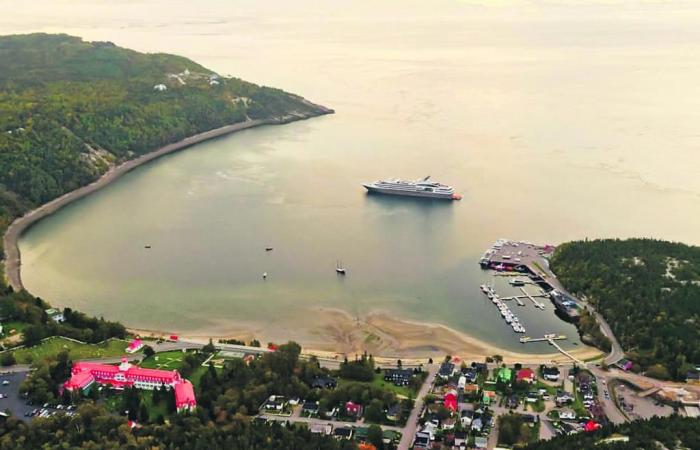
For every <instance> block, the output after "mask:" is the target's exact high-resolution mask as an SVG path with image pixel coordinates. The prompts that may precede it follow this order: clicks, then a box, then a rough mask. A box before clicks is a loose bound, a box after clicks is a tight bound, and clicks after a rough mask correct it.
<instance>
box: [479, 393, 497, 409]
mask: <svg viewBox="0 0 700 450" xmlns="http://www.w3.org/2000/svg"><path fill="white" fill-rule="evenodd" d="M495 400H496V393H495V392H493V391H484V395H483V396H482V397H481V403H482V404H483V405H484V406H488V405H490V404H491V403H493V402H494V401H495Z"/></svg>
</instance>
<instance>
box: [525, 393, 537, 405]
mask: <svg viewBox="0 0 700 450" xmlns="http://www.w3.org/2000/svg"><path fill="white" fill-rule="evenodd" d="M539 399H540V396H539V395H537V392H528V393H527V395H526V396H525V403H537V401H538V400H539Z"/></svg>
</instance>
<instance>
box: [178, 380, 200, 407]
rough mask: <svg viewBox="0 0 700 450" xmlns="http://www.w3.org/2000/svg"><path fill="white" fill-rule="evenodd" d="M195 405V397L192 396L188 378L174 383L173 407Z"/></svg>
mask: <svg viewBox="0 0 700 450" xmlns="http://www.w3.org/2000/svg"><path fill="white" fill-rule="evenodd" d="M195 406H197V399H195V397H194V388H193V387H192V383H190V382H189V381H188V380H182V381H181V382H180V383H177V384H176V385H175V407H176V408H177V409H181V408H194V407H195Z"/></svg>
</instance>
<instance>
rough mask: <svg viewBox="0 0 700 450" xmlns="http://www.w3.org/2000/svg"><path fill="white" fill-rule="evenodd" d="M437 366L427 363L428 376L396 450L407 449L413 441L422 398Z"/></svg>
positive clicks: (428, 387)
mask: <svg viewBox="0 0 700 450" xmlns="http://www.w3.org/2000/svg"><path fill="white" fill-rule="evenodd" d="M438 369H439V366H438V365H437V364H430V365H428V366H427V367H426V368H425V370H426V371H427V372H428V377H427V378H426V379H425V383H423V386H422V387H421V388H420V391H419V392H418V395H417V396H416V402H415V405H414V407H413V411H411V415H410V416H409V417H408V420H407V421H406V426H405V427H404V428H403V430H401V432H402V433H403V435H402V436H401V442H399V447H398V450H408V449H409V448H410V447H411V444H412V443H413V438H414V436H415V435H416V430H417V428H418V417H419V416H420V414H421V413H422V411H423V406H424V402H423V398H424V397H425V396H426V395H428V392H429V391H430V388H431V386H432V385H433V382H434V381H435V374H436V373H437V371H438Z"/></svg>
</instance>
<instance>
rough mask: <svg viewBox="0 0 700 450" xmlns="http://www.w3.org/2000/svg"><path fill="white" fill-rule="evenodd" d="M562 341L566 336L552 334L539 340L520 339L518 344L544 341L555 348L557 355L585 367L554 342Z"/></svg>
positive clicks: (583, 363)
mask: <svg viewBox="0 0 700 450" xmlns="http://www.w3.org/2000/svg"><path fill="white" fill-rule="evenodd" d="M564 339H566V336H564V335H563V334H562V335H559V336H557V335H554V334H545V335H544V336H543V337H541V338H531V337H529V336H525V337H521V338H520V343H521V344H528V343H530V342H545V341H546V342H549V345H552V346H554V348H556V349H557V351H558V352H559V353H561V354H562V355H564V356H566V357H567V358H569V359H571V360H572V361H573V362H575V363H577V364H581V365H585V364H586V363H585V362H583V361H581V360H580V359H578V358H576V357H575V356H574V355H572V354H571V353H569V352H567V351H566V350H564V349H563V348H561V346H560V345H559V344H557V343H556V342H555V341H562V340H564Z"/></svg>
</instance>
